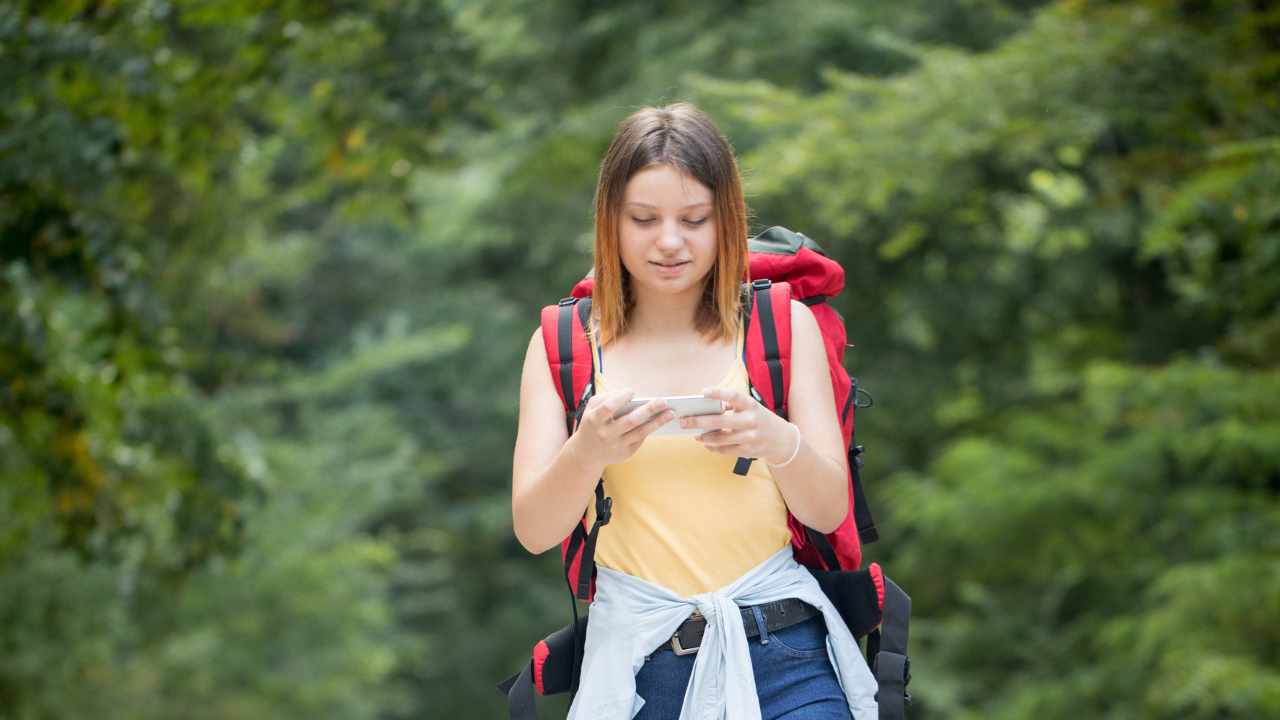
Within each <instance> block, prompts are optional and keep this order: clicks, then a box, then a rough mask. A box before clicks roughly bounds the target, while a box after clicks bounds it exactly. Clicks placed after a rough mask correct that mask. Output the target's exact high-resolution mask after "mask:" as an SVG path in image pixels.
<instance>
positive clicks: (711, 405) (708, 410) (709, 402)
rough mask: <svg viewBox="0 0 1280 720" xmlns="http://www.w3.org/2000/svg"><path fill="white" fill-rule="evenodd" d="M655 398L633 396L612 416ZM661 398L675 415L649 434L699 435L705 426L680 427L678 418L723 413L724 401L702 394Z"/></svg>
mask: <svg viewBox="0 0 1280 720" xmlns="http://www.w3.org/2000/svg"><path fill="white" fill-rule="evenodd" d="M655 399H656V398H651V397H647V398H635V399H633V400H631V401H630V402H628V403H627V404H626V405H624V406H623V408H622V409H621V410H619V411H618V413H617V414H616V415H614V416H613V418H614V419H615V420H616V419H618V418H620V417H622V416H623V415H626V414H627V413H629V412H631V411H632V410H635V409H636V408H638V407H641V406H643V405H646V404H648V403H649V402H651V401H653V400H655ZM663 399H664V400H666V401H667V407H668V408H670V409H671V410H673V411H674V412H675V414H676V416H675V417H674V418H672V420H671V422H668V423H665V424H663V425H662V426H661V427H659V428H658V429H657V430H654V431H653V432H652V433H650V434H651V435H701V434H702V433H704V432H707V429H706V428H682V427H680V418H682V417H688V416H691V415H720V414H723V413H724V403H722V402H720V401H719V400H717V399H715V398H709V397H704V396H702V395H672V396H668V397H665V398H663Z"/></svg>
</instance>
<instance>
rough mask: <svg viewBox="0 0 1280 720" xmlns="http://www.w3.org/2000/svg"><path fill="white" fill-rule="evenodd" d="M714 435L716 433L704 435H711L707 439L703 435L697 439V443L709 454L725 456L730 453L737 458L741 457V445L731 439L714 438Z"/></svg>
mask: <svg viewBox="0 0 1280 720" xmlns="http://www.w3.org/2000/svg"><path fill="white" fill-rule="evenodd" d="M716 434H717V433H707V434H706V435H711V437H710V438H707V437H706V435H703V436H700V437H699V438H698V441H699V442H701V443H702V446H703V447H705V448H706V449H708V450H710V451H711V452H716V453H725V454H729V453H732V454H734V455H738V456H742V454H743V452H745V451H744V449H743V445H742V443H740V442H736V441H734V440H732V439H725V440H721V439H719V438H717V437H715V436H716ZM704 438H706V439H704Z"/></svg>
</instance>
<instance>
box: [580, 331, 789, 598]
mask: <svg viewBox="0 0 1280 720" xmlns="http://www.w3.org/2000/svg"><path fill="white" fill-rule="evenodd" d="M741 335H742V333H741V331H739V333H738V336H739V337H738V338H737V341H736V344H737V353H736V354H735V357H736V358H737V361H736V362H735V363H734V364H733V367H732V368H731V369H730V370H729V372H728V374H727V375H726V376H725V377H724V378H723V379H722V380H721V381H720V383H719V384H718V387H732V388H734V389H737V390H739V391H741V392H744V393H745V392H747V391H748V390H747V368H746V365H744V364H743V362H742V337H741ZM596 340H597V338H596V337H595V336H594V334H592V336H591V349H592V353H593V354H595V356H596V357H597V358H599V353H598V352H597V349H596ZM595 365H596V371H595V384H596V392H597V393H601V392H608V378H607V376H606V375H604V373H603V372H602V371H601V368H600V367H599V365H600V363H599V362H597V363H595ZM736 461H737V458H733V457H729V456H728V455H721V454H718V453H713V452H711V451H710V450H707V449H706V448H704V447H702V445H701V444H699V442H698V441H697V440H696V439H695V438H694V437H692V436H665V435H663V436H654V435H650V436H649V437H647V438H645V441H644V444H643V445H641V446H640V449H639V450H637V451H636V452H635V454H634V455H632V456H631V457H629V458H627V459H626V460H625V461H623V462H621V463H615V464H612V465H607V466H605V470H604V488H605V494H606V495H608V496H611V497H612V498H613V516H612V518H611V519H610V521H609V524H608V525H605V526H604V527H602V528H600V536H599V539H598V540H597V541H596V543H597V544H596V562H597V563H599V564H600V565H603V566H605V567H608V568H612V569H614V570H619V571H622V572H625V573H627V574H629V575H634V576H636V577H639V578H642V579H644V580H648V581H649V582H653V583H656V584H658V585H662V586H663V587H666V588H668V589H670V590H672V591H673V592H675V593H677V594H679V595H681V596H685V597H687V596H690V595H696V594H698V593H703V592H708V591H711V590H716V589H719V588H721V587H724V586H725V585H727V584H729V583H730V582H732V581H733V580H735V579H737V578H738V577H739V576H741V575H742V574H743V573H745V572H746V571H748V570H750V569H751V568H753V567H755V566H756V565H758V564H760V563H761V562H763V561H764V560H765V559H766V558H768V557H769V556H771V555H773V554H774V553H776V552H777V551H778V550H779V549H781V548H783V547H785V546H786V545H787V544H788V543H790V542H791V533H790V531H789V530H788V529H787V506H786V502H785V501H784V500H783V499H782V493H781V492H779V491H778V486H777V484H776V483H774V480H773V474H772V473H771V472H770V471H769V468H768V466H767V465H765V463H764V462H763V461H760V460H757V461H755V462H753V463H751V469H750V470H749V471H748V472H747V475H746V476H745V477H744V476H741V475H735V474H734V473H733V467H734V464H735V463H736ZM589 506H590V507H589V508H588V510H587V519H588V522H594V521H595V507H594V503H589Z"/></svg>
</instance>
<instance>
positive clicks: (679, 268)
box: [653, 260, 689, 276]
mask: <svg viewBox="0 0 1280 720" xmlns="http://www.w3.org/2000/svg"><path fill="white" fill-rule="evenodd" d="M653 264H654V265H655V266H656V267H657V269H658V274H659V275H662V276H675V275H679V274H680V273H681V272H684V267H685V266H686V265H688V264H689V261H688V260H685V261H683V262H675V263H659V262H655V263H653Z"/></svg>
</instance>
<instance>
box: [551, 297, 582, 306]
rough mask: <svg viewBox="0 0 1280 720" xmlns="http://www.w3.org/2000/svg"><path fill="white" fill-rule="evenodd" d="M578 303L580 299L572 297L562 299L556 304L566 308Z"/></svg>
mask: <svg viewBox="0 0 1280 720" xmlns="http://www.w3.org/2000/svg"><path fill="white" fill-rule="evenodd" d="M576 302H578V298H576V297H574V296H572V295H570V296H569V297H567V298H560V301H559V302H557V303H556V304H557V305H559V306H560V307H564V306H565V305H572V304H574V303H576Z"/></svg>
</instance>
